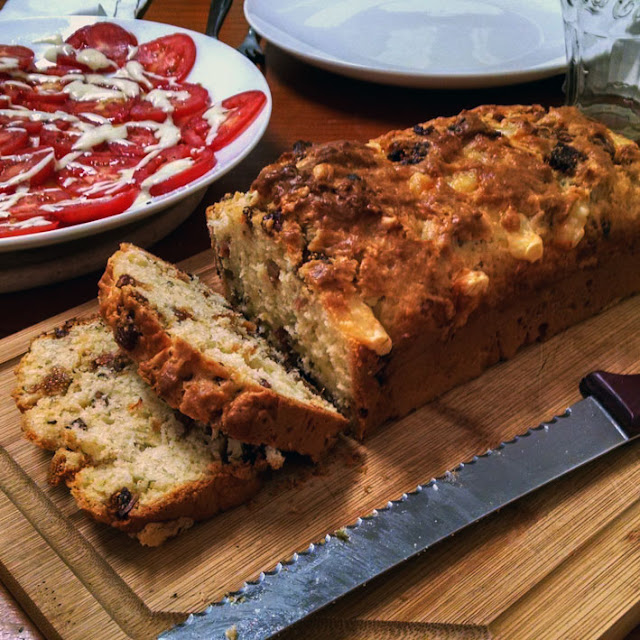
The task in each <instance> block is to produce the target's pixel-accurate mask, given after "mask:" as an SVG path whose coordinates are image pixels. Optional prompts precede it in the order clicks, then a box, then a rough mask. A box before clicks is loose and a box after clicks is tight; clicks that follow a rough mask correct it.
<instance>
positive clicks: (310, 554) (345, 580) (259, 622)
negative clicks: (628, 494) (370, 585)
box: [160, 372, 640, 640]
mask: <svg viewBox="0 0 640 640" xmlns="http://www.w3.org/2000/svg"><path fill="white" fill-rule="evenodd" d="M580 390H581V392H582V394H583V395H584V396H585V399H584V400H581V401H580V402H578V403H576V404H574V405H573V406H571V407H569V409H567V410H566V411H565V413H563V414H562V415H560V416H557V417H555V418H553V419H552V420H551V421H549V422H544V423H542V424H541V425H540V426H538V427H535V428H532V429H529V430H528V431H526V432H525V433H523V434H522V435H521V436H518V437H516V438H514V439H513V440H511V441H509V442H504V443H501V444H500V445H499V446H498V447H496V448H495V449H492V450H489V451H487V452H485V453H483V454H481V455H478V456H475V457H474V458H472V459H471V460H469V461H468V462H465V463H461V464H459V465H458V466H457V467H456V468H455V469H453V470H451V471H448V472H447V473H445V474H444V475H443V476H441V477H439V478H434V479H432V480H429V481H428V482H426V483H425V484H423V485H419V486H418V487H416V489H415V490H414V491H412V492H411V493H408V494H403V495H402V496H401V497H400V498H399V499H398V500H394V501H391V502H389V503H387V504H386V505H385V506H383V507H382V508H380V509H378V510H376V511H374V512H373V513H372V514H370V515H368V516H367V517H363V518H358V520H357V521H356V522H355V523H353V524H352V525H350V526H348V527H346V528H345V530H343V531H342V532H341V533H340V534H339V535H327V536H326V538H325V539H324V540H323V541H322V542H321V544H315V545H314V544H312V545H310V546H309V548H308V549H306V550H305V551H302V552H301V553H294V554H293V556H292V557H291V558H290V559H288V560H286V561H283V562H279V563H278V564H277V565H276V566H275V567H274V569H273V570H272V571H269V572H268V573H263V574H260V576H259V577H258V579H257V580H255V581H253V582H247V583H245V585H244V586H243V587H242V588H241V589H240V590H239V591H236V592H234V593H233V594H230V596H227V597H226V598H224V599H223V600H222V601H220V602H218V603H215V604H213V605H211V606H209V607H208V608H207V609H206V610H205V611H203V612H201V613H197V614H193V615H190V616H189V618H188V619H187V620H186V621H185V622H184V623H182V624H180V625H178V626H177V627H174V628H173V629H171V630H170V631H167V632H165V633H163V634H162V635H161V636H160V638H162V639H163V640H195V639H196V638H211V639H214V638H221V639H223V640H224V639H225V638H228V637H229V636H228V635H226V632H227V631H228V630H230V629H232V628H235V632H236V634H237V635H236V636H235V637H237V638H238V640H263V639H266V638H271V637H272V636H274V635H275V634H277V633H279V632H280V631H283V630H284V629H286V628H287V627H289V626H291V625H293V624H295V623H296V622H299V621H300V620H302V619H303V618H305V617H307V616H308V615H310V614H311V613H313V612H315V611H318V610H319V609H321V608H322V607H325V606H326V605H328V604H330V603H332V602H334V601H335V600H336V599H338V598H340V597H341V596H343V595H345V594H347V593H349V592H351V591H353V590H354V589H356V588H358V587H360V586H362V585H364V584H365V583H367V582H368V581H370V580H372V579H373V578H375V577H377V576H379V575H381V574H382V573H384V572H386V571H389V570H390V569H392V568H393V567H396V566H397V565H398V564H400V563H402V562H405V561H406V560H408V559H409V558H412V557H414V556H416V555H417V554H419V553H422V552H423V551H425V550H426V549H428V548H429V547H431V546H433V545H434V544H435V543H437V542H439V541H441V540H443V539H445V538H447V537H449V536H451V535H452V534H454V533H456V532H458V531H460V530H461V529H463V528H464V527H466V526H467V525H470V524H472V523H474V522H477V521H478V520H480V519H481V518H484V517H485V516H487V515H489V514H491V513H493V512H494V511H496V510H498V509H501V508H502V507H504V506H506V505H508V504H510V503H511V502H513V501H514V500H517V499H518V498H520V497H522V496H525V495H527V494H528V493H531V492H532V491H535V490H536V489H538V488H540V487H542V486H543V485H545V484H548V483H549V482H552V481H553V480H555V479H557V478H559V477H560V476H563V475H565V474H566V473H569V472H570V471H572V470H574V469H576V468H577V467H580V466H582V465H584V464H586V463H588V462H590V461H592V460H594V459H595V458H598V457H600V456H602V455H604V454H605V453H607V452H609V451H611V450H613V449H616V448H617V447H619V446H621V445H622V444H624V443H626V442H628V441H630V440H632V439H634V438H636V437H637V436H638V435H639V434H640V375H633V376H623V375H617V374H610V373H605V372H595V373H592V374H589V375H588V376H587V377H586V378H584V379H583V380H582V382H581V383H580Z"/></svg>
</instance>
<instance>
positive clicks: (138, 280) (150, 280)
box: [100, 245, 347, 459]
mask: <svg viewBox="0 0 640 640" xmlns="http://www.w3.org/2000/svg"><path fill="white" fill-rule="evenodd" d="M100 309H101V313H102V315H103V317H104V318H105V320H106V322H107V323H108V324H109V326H110V327H111V328H112V330H113V331H114V336H115V340H116V342H117V343H118V344H119V345H120V347H122V349H124V350H125V351H126V352H127V353H128V354H130V355H131V357H132V358H133V359H134V360H136V361H137V362H138V365H139V368H138V370H139V373H140V375H141V376H142V377H143V378H144V379H145V380H146V381H147V382H148V383H149V384H150V385H151V386H152V387H153V389H154V390H155V391H156V393H158V395H159V396H160V397H162V398H164V399H165V400H166V401H167V402H168V403H169V404H170V405H171V406H172V407H174V408H176V409H178V410H180V411H181V412H182V413H184V414H185V415H187V416H190V417H191V418H193V419H195V420H200V421H203V422H207V423H210V424H211V425H212V426H213V427H214V428H215V429H219V430H220V431H221V432H222V433H225V434H227V435H228V436H230V437H232V438H235V439H237V440H241V441H242V442H246V443H250V444H253V445H268V446H271V447H275V448H277V449H281V450H286V451H296V452H298V453H301V454H305V455H309V456H311V457H312V458H314V459H318V458H319V457H320V456H321V455H322V453H323V452H324V451H326V450H327V448H328V447H329V446H330V445H331V443H332V442H333V441H334V439H335V437H336V435H337V433H338V432H340V431H342V430H343V429H344V427H345V426H346V424H347V422H346V420H345V418H343V417H342V416H341V415H340V414H339V413H338V412H337V411H336V410H335V409H334V408H333V406H332V405H331V404H329V403H328V402H327V401H325V400H324V399H323V398H322V397H320V396H319V395H318V394H317V393H316V392H315V391H314V390H312V388H311V387H310V386H309V385H308V384H307V383H306V382H305V381H304V380H303V379H302V378H301V377H300V376H299V375H298V373H297V372H296V371H294V370H290V369H289V368H287V367H286V366H285V364H284V363H283V361H282V359H281V358H280V357H279V355H278V354H277V353H275V352H274V351H273V349H271V347H270V346H269V345H268V343H267V342H266V341H265V340H264V339H263V338H261V337H260V336H259V335H258V332H257V327H256V325H255V324H253V323H251V322H248V321H247V320H246V319H245V318H244V317H243V316H242V315H240V314H239V313H237V312H236V311H234V310H233V309H232V308H231V307H230V306H229V304H228V303H227V302H226V301H225V299H224V298H223V297H222V296H220V295H218V294H217V293H215V292H213V291H211V290H210V289H209V288H207V287H206V286H205V285H204V284H202V283H201V282H200V281H199V280H198V279H197V278H196V277H194V276H189V275H187V274H185V273H183V272H181V271H180V270H178V269H177V268H176V267H174V266H173V265H170V264H168V263H166V262H164V261H163V260H160V259H159V258H156V257H155V256H152V255H151V254H149V253H147V252H146V251H143V250H142V249H139V248H137V247H134V246H132V245H122V247H121V249H120V251H118V252H116V253H115V254H114V255H113V256H112V257H111V258H110V259H109V262H108V265H107V269H106V271H105V274H104V275H103V277H102V279H101V280H100Z"/></svg>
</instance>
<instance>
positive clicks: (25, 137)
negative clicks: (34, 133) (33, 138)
mask: <svg viewBox="0 0 640 640" xmlns="http://www.w3.org/2000/svg"><path fill="white" fill-rule="evenodd" d="M28 144H29V133H28V132H27V130H26V129H24V128H22V127H17V126H12V127H10V128H2V129H0V155H3V156H6V155H9V154H12V153H15V152H16V151H18V150H19V149H22V148H23V147H26V146H27V145H28Z"/></svg>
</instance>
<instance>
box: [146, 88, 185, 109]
mask: <svg viewBox="0 0 640 640" xmlns="http://www.w3.org/2000/svg"><path fill="white" fill-rule="evenodd" d="M190 95H191V94H190V93H189V92H188V91H171V90H167V89H153V90H151V91H149V93H147V95H146V96H145V97H144V98H143V100H148V101H149V102H150V103H151V104H152V105H153V106H154V107H156V108H158V109H162V110H163V111H164V112H165V113H173V111H174V107H173V105H172V104H171V102H170V100H169V99H170V98H176V99H177V100H181V101H184V100H187V99H188V98H189V96H190Z"/></svg>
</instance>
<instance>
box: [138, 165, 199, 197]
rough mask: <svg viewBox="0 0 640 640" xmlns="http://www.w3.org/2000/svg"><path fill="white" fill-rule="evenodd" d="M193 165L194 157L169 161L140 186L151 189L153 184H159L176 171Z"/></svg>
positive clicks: (178, 171)
mask: <svg viewBox="0 0 640 640" xmlns="http://www.w3.org/2000/svg"><path fill="white" fill-rule="evenodd" d="M191 166H193V159H192V158H180V160H173V162H167V163H166V164H163V165H162V166H161V167H160V168H159V169H158V171H156V172H155V173H154V174H152V175H150V176H149V177H148V178H146V179H145V180H143V181H142V183H141V184H140V186H141V187H142V189H146V190H148V189H150V188H151V187H153V185H156V184H159V183H160V182H163V181H164V180H166V179H167V178H170V177H171V176H173V175H175V174H176V173H180V171H184V170H185V169H188V168H189V167H191Z"/></svg>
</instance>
